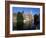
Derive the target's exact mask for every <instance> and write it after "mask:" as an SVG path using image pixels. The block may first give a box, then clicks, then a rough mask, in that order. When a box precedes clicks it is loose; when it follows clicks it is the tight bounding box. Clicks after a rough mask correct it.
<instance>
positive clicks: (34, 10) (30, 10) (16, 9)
mask: <svg viewBox="0 0 46 38" xmlns="http://www.w3.org/2000/svg"><path fill="white" fill-rule="evenodd" d="M12 11H13V13H18V12H22V11H24V14H30V13H31V14H32V15H35V14H39V13H40V8H25V7H13V8H12Z"/></svg>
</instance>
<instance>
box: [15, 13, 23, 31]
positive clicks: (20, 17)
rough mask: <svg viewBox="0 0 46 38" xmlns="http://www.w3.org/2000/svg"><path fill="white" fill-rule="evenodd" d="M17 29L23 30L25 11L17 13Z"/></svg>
mask: <svg viewBox="0 0 46 38" xmlns="http://www.w3.org/2000/svg"><path fill="white" fill-rule="evenodd" d="M16 25H17V30H23V13H21V12H18V14H17V24H16Z"/></svg>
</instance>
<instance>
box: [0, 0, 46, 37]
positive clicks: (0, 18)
mask: <svg viewBox="0 0 46 38" xmlns="http://www.w3.org/2000/svg"><path fill="white" fill-rule="evenodd" d="M18 1H29V2H44V3H46V2H45V1H46V0H18ZM45 6H46V4H45ZM4 9H5V3H4V0H0V38H4V36H5V10H4ZM45 10H46V8H45ZM45 12H46V11H45ZM45 17H46V15H45ZM45 19H46V18H45ZM45 21H46V20H45ZM45 25H46V24H45ZM45 27H46V26H45ZM45 34H46V28H45ZM12 38H13V37H12ZM14 38H15V37H14ZM16 38H46V35H40V36H26V37H25V36H24V37H16Z"/></svg>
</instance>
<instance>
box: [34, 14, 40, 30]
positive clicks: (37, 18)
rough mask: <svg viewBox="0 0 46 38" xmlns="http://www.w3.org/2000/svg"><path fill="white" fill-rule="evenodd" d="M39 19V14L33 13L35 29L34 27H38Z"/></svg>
mask: <svg viewBox="0 0 46 38" xmlns="http://www.w3.org/2000/svg"><path fill="white" fill-rule="evenodd" d="M39 19H40V18H39V15H37V14H35V15H34V27H35V29H36V27H37V28H38V25H39V23H40V20H39Z"/></svg>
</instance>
